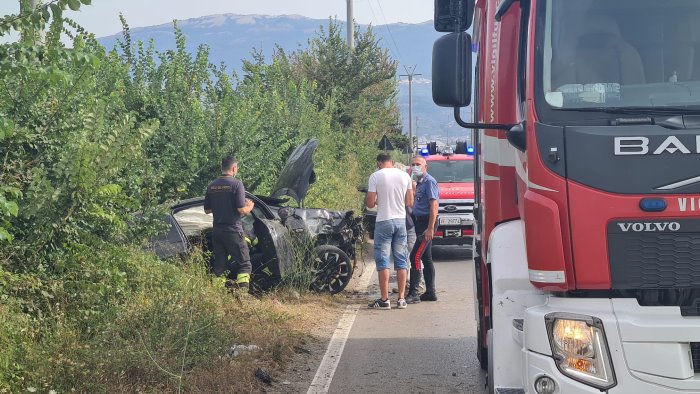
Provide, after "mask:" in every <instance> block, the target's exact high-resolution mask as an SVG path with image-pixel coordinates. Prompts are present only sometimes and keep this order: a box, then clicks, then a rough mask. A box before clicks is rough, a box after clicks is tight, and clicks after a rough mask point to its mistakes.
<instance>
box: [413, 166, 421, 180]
mask: <svg viewBox="0 0 700 394" xmlns="http://www.w3.org/2000/svg"><path fill="white" fill-rule="evenodd" d="M411 174H413V175H415V176H417V177H419V178H420V177H422V176H423V167H422V166H412V167H411Z"/></svg>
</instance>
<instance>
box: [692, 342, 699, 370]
mask: <svg viewBox="0 0 700 394" xmlns="http://www.w3.org/2000/svg"><path fill="white" fill-rule="evenodd" d="M690 354H691V355H692V357H693V369H694V370H695V373H699V372H700V342H691V343H690Z"/></svg>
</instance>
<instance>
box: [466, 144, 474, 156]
mask: <svg viewBox="0 0 700 394" xmlns="http://www.w3.org/2000/svg"><path fill="white" fill-rule="evenodd" d="M467 154H468V155H473V154H474V147H473V146H468V147H467Z"/></svg>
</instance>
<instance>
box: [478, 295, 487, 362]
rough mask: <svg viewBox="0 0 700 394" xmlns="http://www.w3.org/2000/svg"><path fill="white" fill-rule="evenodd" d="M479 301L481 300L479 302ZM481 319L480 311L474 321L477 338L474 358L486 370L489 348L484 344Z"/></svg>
mask: <svg viewBox="0 0 700 394" xmlns="http://www.w3.org/2000/svg"><path fill="white" fill-rule="evenodd" d="M479 303H481V302H479ZM483 320H484V318H483V317H482V316H481V311H480V312H479V321H478V322H477V323H476V324H477V326H476V335H477V340H476V358H477V359H478V360H479V366H480V367H481V369H483V370H484V371H486V370H488V366H489V350H488V348H487V347H485V346H484V329H483V326H484V324H483Z"/></svg>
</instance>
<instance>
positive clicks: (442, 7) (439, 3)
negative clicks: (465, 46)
mask: <svg viewBox="0 0 700 394" xmlns="http://www.w3.org/2000/svg"><path fill="white" fill-rule="evenodd" d="M475 2H476V0H435V18H434V21H435V22H434V23H435V30H437V31H439V32H442V33H454V32H458V31H465V30H467V29H469V28H470V27H471V25H472V19H473V17H474V3H475Z"/></svg>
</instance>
